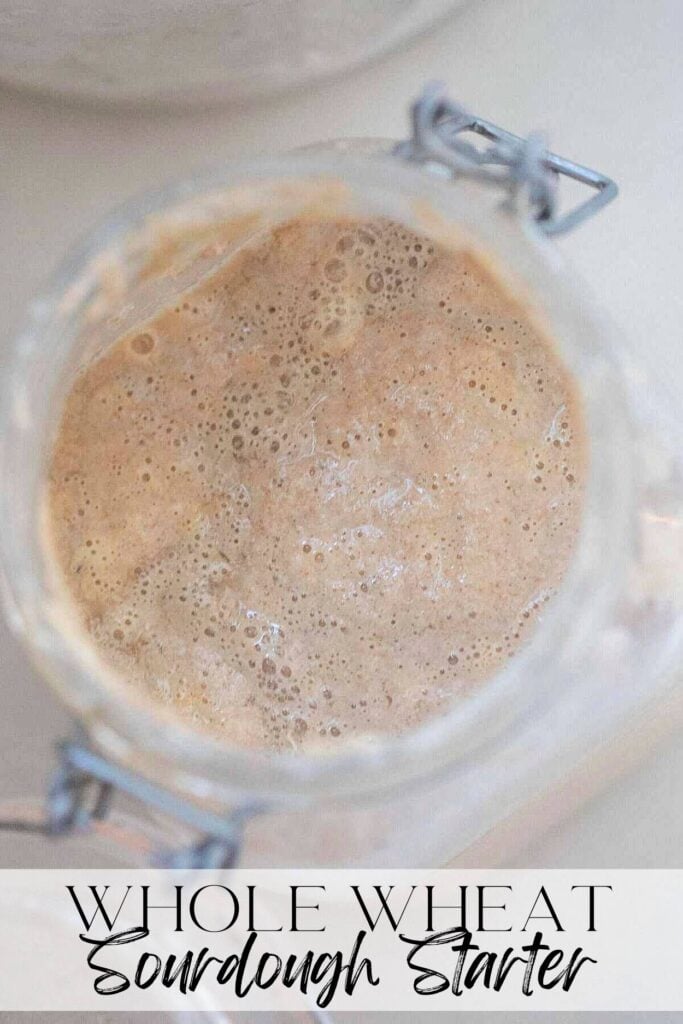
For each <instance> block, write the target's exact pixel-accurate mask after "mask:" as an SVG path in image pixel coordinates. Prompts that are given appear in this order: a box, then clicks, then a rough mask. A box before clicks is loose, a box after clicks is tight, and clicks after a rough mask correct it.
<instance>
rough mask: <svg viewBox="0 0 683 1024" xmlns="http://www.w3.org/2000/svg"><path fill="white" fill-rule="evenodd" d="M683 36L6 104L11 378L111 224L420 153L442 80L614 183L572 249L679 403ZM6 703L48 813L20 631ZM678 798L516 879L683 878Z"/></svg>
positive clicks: (480, 18)
mask: <svg viewBox="0 0 683 1024" xmlns="http://www.w3.org/2000/svg"><path fill="white" fill-rule="evenodd" d="M682 38H683V2H681V0H648V2H647V3H642V2H641V0H471V2H470V3H469V5H468V6H466V7H465V8H464V9H463V10H461V11H458V12H457V13H456V14H455V15H454V16H453V18H452V19H451V20H450V21H448V22H447V23H446V24H443V25H441V26H440V27H439V28H437V29H436V30H434V31H432V32H431V33H430V34H429V35H428V36H426V37H424V38H422V39H421V40H419V41H418V42H416V43H414V44H412V45H410V46H409V47H407V48H405V49H404V50H403V51H402V52H400V53H396V54H393V55H392V56H390V57H388V58H385V59H383V60H382V61H380V62H378V63H376V64H375V65H373V66H372V67H369V68H366V69H363V70H360V71H356V72H354V73H352V74H350V75H348V76H347V77H346V78H345V79H344V80H338V81H336V82H333V83H326V84H322V85H319V86H314V87H308V88H307V89H306V90H305V92H304V93H302V94H300V95H292V96H288V97H285V98H284V99H279V100H277V101H274V102H271V103H268V104H259V105H258V106H252V107H249V108H241V109H237V110H235V109H225V108H224V109H216V110H209V111H200V112H198V113H194V114H188V113H181V114H173V113H170V112H162V113H156V114H151V113H131V112H127V113H126V112H117V111H115V110H94V109H87V108H85V107H84V108H80V109H79V108H74V107H68V106H67V105H66V104H63V103H60V104H57V103H52V102H50V101H49V100H43V99H34V98H32V97H30V96H27V95H20V94H18V93H13V92H2V91H0V155H1V159H0V225H1V230H0V294H2V296H3V302H2V306H1V307H0V367H1V366H2V359H3V346H4V345H5V344H6V342H7V339H8V338H9V337H11V335H12V333H13V332H14V331H15V330H16V328H17V327H18V325H19V324H20V322H21V317H22V310H23V307H24V305H25V303H26V302H27V300H28V299H29V298H30V296H31V295H32V294H33V293H34V291H36V290H37V289H38V288H39V287H40V285H41V282H43V281H44V279H45V277H46V276H47V275H48V274H49V273H50V271H51V270H52V268H53V267H54V266H55V264H56V263H57V262H58V261H59V260H60V258H61V257H62V255H63V253H64V251H65V249H66V248H67V247H68V246H69V245H70V244H71V243H72V242H73V241H74V240H75V239H76V238H77V236H78V235H79V234H80V233H82V232H83V231H85V230H86V229H88V228H89V227H91V226H92V225H93V223H94V222H95V221H96V220H97V219H98V218H100V217H101V216H102V215H103V214H104V213H106V212H107V211H108V210H109V209H110V208H111V207H112V206H114V205H116V204H118V203H120V202H121V201H123V200H124V199H126V198H127V197H128V196H130V195H131V194H132V193H134V192H136V191H140V190H143V189H147V188H151V187H153V186H155V185H157V184H158V183H159V181H160V180H164V179H172V178H176V177H181V176H183V175H185V174H187V173H188V172H190V171H192V170H193V169H195V168H197V167H201V166H202V165H204V164H209V163H210V164H215V163H218V162H220V161H221V160H223V159H228V158H230V157H232V156H235V155H242V154H255V153H260V152H267V151H269V150H271V151H272V150H278V149H284V148H288V147H291V146H294V145H298V144H303V143H307V142H312V141H314V140H317V139H321V138H331V137H335V136H337V137H338V136H349V135H370V136H402V135H405V133H406V105H407V102H408V101H409V100H410V99H411V98H412V97H413V96H414V95H415V94H416V93H417V92H418V91H419V88H420V86H421V84H422V83H423V82H424V81H425V79H428V78H439V79H442V80H443V81H445V82H446V83H447V85H448V88H449V90H450V93H451V95H452V96H453V97H454V98H456V99H458V100H460V101H461V102H463V103H464V104H465V105H466V106H469V108H470V109H472V110H474V111H476V112H477V113H480V114H481V115H482V116H484V117H488V118H489V119H491V120H493V121H496V122H497V123H499V124H502V125H504V126H505V127H507V128H509V129H511V130H513V131H517V132H519V133H522V134H525V133H527V132H528V131H529V130H531V129H534V128H542V129H544V130H546V131H547V133H548V135H549V137H550V140H551V143H552V148H553V149H554V150H555V151H556V152H560V153H562V154H563V155H566V156H569V157H573V158H575V159H577V160H579V161H580V162H585V163H587V164H589V165H591V166H594V167H597V168H599V169H601V170H604V171H605V172H606V173H608V174H610V175H611V176H612V177H614V178H615V179H616V180H617V181H618V183H619V185H620V188H621V196H620V198H619V200H618V201H617V202H616V203H615V204H614V205H613V206H612V207H610V208H609V210H608V211H606V212H604V213H602V214H601V215H600V216H599V217H597V218H596V219H595V220H594V221H592V222H590V223H589V224H587V225H586V226H584V227H582V228H581V229H579V230H578V231H577V232H576V234H574V235H572V236H571V237H569V238H567V239H566V240H563V241H561V242H560V243H558V244H560V245H561V247H562V249H563V250H564V251H565V252H566V253H567V254H568V255H569V256H570V258H571V260H572V261H573V262H574V263H575V264H576V265H577V266H578V267H579V268H580V270H581V271H582V273H583V275H584V276H585V277H586V278H587V279H588V280H589V282H590V284H591V287H592V289H593V291H595V292H597V293H598V294H599V296H600V298H601V301H602V303H603V304H604V306H605V307H606V308H607V309H608V310H609V312H610V313H611V315H612V317H613V319H614V320H616V321H617V323H618V324H619V325H621V326H622V327H623V330H624V333H625V335H628V336H629V337H630V338H631V339H632V340H633V341H634V343H635V344H637V345H638V346H639V347H640V348H641V349H643V350H644V352H645V358H646V359H647V360H648V362H649V363H650V364H651V365H653V366H655V367H656V369H658V370H659V371H660V374H661V376H662V377H663V378H664V379H667V380H668V381H669V384H670V386H671V387H674V388H675V389H676V390H677V392H678V394H679V395H683V360H682V357H681V324H682V323H683V288H681V285H680V282H681V270H682V269H683V256H682V254H681V238H683V199H682V198H681V193H680V191H679V188H680V184H679V182H680V168H681V166H682V165H683V119H682V116H681V95H683V62H682V61H681V57H680V47H681V39H682ZM0 687H1V688H2V693H1V704H0V707H1V709H2V711H1V712H0V741H1V742H2V744H3V751H4V756H3V764H2V772H1V774H0V797H4V796H24V795H26V796H35V795H38V794H39V793H40V792H41V791H42V787H43V785H44V780H45V776H46V772H47V770H48V767H49V765H50V764H51V759H52V754H51V744H52V743H53V741H54V740H55V739H57V738H59V737H60V736H63V735H65V734H66V733H67V731H68V722H67V716H66V715H65V713H64V711H63V710H62V708H61V707H60V706H59V704H58V703H57V701H56V700H55V699H54V698H53V697H52V695H51V693H50V692H49V691H48V690H47V688H46V687H45V686H44V684H42V683H41V681H40V679H39V678H38V677H37V675H36V673H35V672H34V671H33V669H32V668H31V667H30V666H29V663H28V660H27V658H26V656H25V655H24V653H23V651H22V650H21V649H20V648H19V646H18V644H17V643H16V642H15V640H14V639H13V638H11V637H10V636H9V634H8V633H7V630H6V628H5V627H4V626H1V627H0ZM682 785H683V744H681V743H680V742H678V738H677V737H674V738H673V739H672V740H670V741H669V742H668V744H666V745H665V746H664V747H663V748H662V749H660V750H659V751H658V752H656V753H654V754H653V755H652V756H651V757H650V758H649V760H647V761H646V762H644V763H643V764H641V765H640V766H639V767H638V768H637V769H636V770H635V771H631V773H630V774H629V775H628V776H626V777H624V778H623V779H621V780H620V781H619V782H618V783H617V784H615V785H613V786H612V787H611V788H610V789H608V790H607V791H606V792H604V793H603V794H602V795H601V796H599V797H598V798H596V799H595V800H594V801H593V802H592V803H591V804H590V805H589V806H587V807H585V808H584V809H583V810H581V811H580V812H579V813H577V814H574V815H573V817H572V818H571V819H569V820H566V821H564V822H563V823H562V824H561V825H559V826H557V827H556V828H555V829H554V831H553V833H552V834H546V835H545V836H544V837H543V838H542V839H540V840H537V841H535V843H534V845H533V847H530V848H527V849H525V850H524V851H523V852H520V853H519V854H518V855H517V857H516V861H515V863H516V865H520V866H526V865H529V866H530V865H539V866H544V867H561V866H577V867H600V866H615V867H621V866H623V867H626V866H633V867H636V866H656V867H681V866H683V865H681V862H680V861H681V855H680V851H681V849H682V848H683V811H682V810H681V807H680V801H679V800H678V799H677V796H678V793H679V791H680V788H681V786H682ZM1 862H2V842H1V839H0V863H1Z"/></svg>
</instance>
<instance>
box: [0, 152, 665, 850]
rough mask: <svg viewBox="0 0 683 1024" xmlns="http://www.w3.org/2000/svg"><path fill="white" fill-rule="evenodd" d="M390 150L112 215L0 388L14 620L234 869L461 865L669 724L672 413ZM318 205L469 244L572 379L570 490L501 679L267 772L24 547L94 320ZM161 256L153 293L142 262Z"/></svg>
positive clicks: (529, 239)
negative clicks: (552, 559) (405, 721)
mask: <svg viewBox="0 0 683 1024" xmlns="http://www.w3.org/2000/svg"><path fill="white" fill-rule="evenodd" d="M389 149H390V148H389V147H388V146H386V145H383V144H379V143H373V144H368V143H362V144H358V145H354V144H348V143H346V144H345V143H339V144H326V145H322V146H319V147H313V148H310V149H307V150H305V151H300V152H298V153H292V154H288V155H285V156H281V157H276V158H272V159H263V160H259V161H255V162H252V163H243V164H234V165H232V166H227V167H221V168H219V169H216V170H214V171H212V172H210V173H207V174H205V175H203V176H201V177H198V178H195V179H194V180H192V181H190V182H184V183H182V184H180V185H177V186H175V187H172V188H169V189H167V190H165V191H163V192H159V193H156V194H154V195H151V196H146V197H145V198H143V199H142V200H138V201H137V202H135V203H133V204H131V205H129V206H127V207H126V208H125V209H123V210H121V211H120V212H119V213H118V214H116V215H115V216H114V217H113V218H112V219H111V220H109V221H108V222H107V223H106V224H104V225H103V226H101V227H99V228H98V229H97V230H96V231H95V232H94V234H93V235H92V236H91V238H90V239H89V240H88V241H87V242H86V243H85V244H84V245H83V246H82V247H81V249H80V250H79V251H78V252H77V253H75V254H73V255H72V256H71V257H70V258H69V260H68V261H67V262H66V263H65V264H64V266H63V267H62V269H61V270H60V271H59V273H58V274H57V275H56V277H55V278H54V280H53V282H52V284H51V285H50V287H49V288H48V289H47V291H46V292H45V293H44V294H43V295H42V296H41V297H39V298H38V299H36V300H35V302H34V303H33V305H32V307H31V309H30V315H29V323H28V326H27V328H26V329H25V331H24V332H23V334H22V335H21V336H20V337H19V338H18V339H17V341H16V343H15V345H14V348H13V350H12V353H11V359H10V365H9V371H8V373H7V377H6V379H5V381H4V394H3V400H2V405H1V409H2V412H1V417H2V429H1V430H0V474H1V480H2V486H1V493H0V521H1V523H2V530H1V532H0V546H1V554H2V565H3V570H4V592H5V598H6V606H7V609H8V613H9V618H10V621H11V623H12V624H13V626H14V627H15V629H16V630H17V631H18V632H19V633H20V634H21V635H22V636H23V638H24V639H25V641H26V642H27V644H28V647H29V650H30V652H31V653H32V655H33V657H34V659H35V660H36V661H37V663H38V665H39V668H40V670H41V671H42V673H43V674H44V676H45V677H46V679H47V680H48V681H49V682H50V683H51V684H52V685H53V686H54V687H55V689H56V690H57V691H58V693H59V694H60V696H61V697H62V698H63V699H64V700H65V701H66V702H67V704H68V705H69V706H70V708H71V710H72V712H73V715H74V717H75V719H76V720H77V722H78V723H79V725H80V727H81V729H82V731H83V733H84V735H85V736H86V738H87V744H88V749H89V750H91V751H93V752H94V753H95V755H96V756H97V757H99V758H101V759H103V760H104V761H105V762H106V763H107V764H110V765H113V766H115V770H119V769H120V770H121V771H123V772H124V773H125V775H126V778H129V779H130V778H135V779H138V780H142V784H143V785H147V786H148V787H152V788H153V791H154V792H156V793H159V792H163V793H164V794H167V795H168V797H169V800H170V801H172V800H178V801H179V806H180V805H181V804H182V806H183V807H186V808H187V807H190V808H195V809H201V810H206V811H207V812H208V813H210V814H212V815H215V816H216V817H217V818H220V819H222V820H228V821H232V822H234V823H237V824H238V825H240V826H241V825H244V829H243V832H244V834H243V840H242V851H241V860H242V863H243V864H245V865H247V866H290V865H291V866H297V867H306V866H309V865H323V864H329V865H338V866H341V865H347V864H356V865H363V866H380V865H387V866H393V867H403V866H405V867H408V866H412V865H420V866H429V865H435V866H439V865H443V864H445V863H447V862H449V861H452V860H453V859H454V858H460V861H461V862H463V863H464V862H465V861H466V858H467V850H468V849H470V848H471V847H472V844H474V843H476V842H477V841H479V840H481V839H482V838H483V837H485V836H489V837H490V836H491V835H495V833H496V831H497V832H498V833H499V834H500V835H502V836H505V828H506V824H505V823H506V822H508V821H509V820H510V818H511V815H514V814H516V813H517V812H518V811H520V810H521V809H522V808H523V807H525V806H527V807H528V806H530V802H533V801H538V800H539V799H541V797H542V796H543V794H544V793H545V794H549V798H548V799H549V803H550V804H551V805H552V803H553V800H554V799H558V796H557V795H558V794H559V793H560V787H562V786H563V785H566V783H567V780H568V779H569V778H571V775H572V771H573V769H575V768H576V767H577V766H578V765H580V764H581V763H582V762H584V763H585V759H586V758H587V757H589V756H592V755H594V753H595V751H596V750H598V749H600V748H601V747H604V746H605V745H606V744H607V745H612V746H613V744H614V740H615V737H617V736H619V735H627V734H628V730H629V729H630V730H631V732H632V733H633V731H634V730H635V732H636V733H637V732H639V731H642V730H643V729H645V727H646V725H647V723H648V722H651V721H652V720H653V719H654V718H656V717H657V709H666V714H665V715H664V717H665V718H670V715H671V707H672V703H673V702H674V701H675V698H676V694H677V692H678V690H679V688H680V678H679V675H677V673H678V670H679V668H680V652H681V643H682V639H683V637H682V627H683V594H682V588H681V579H682V574H681V568H682V567H683V526H682V523H683V520H682V512H683V478H682V475H681V464H680V455H681V451H683V448H682V446H681V441H680V439H681V417H680V413H677V412H676V411H675V409H674V407H673V405H667V399H666V397H665V396H664V394H663V393H657V392H655V391H654V390H653V389H652V387H651V385H650V384H649V382H648V380H647V378H646V376H645V374H644V372H643V370H642V368H641V367H639V366H638V365H637V364H636V363H635V362H634V361H633V359H632V358H631V356H630V355H629V354H628V352H627V351H626V349H625V346H624V343H623V340H622V338H621V337H620V335H619V334H618V333H617V332H615V330H614V328H613V327H612V326H611V325H610V323H609V322H608V321H607V319H606V318H605V317H604V315H603V314H602V313H601V312H600V310H599V307H598V305H597V304H596V302H595V300H594V299H593V298H592V297H591V295H590V294H589V291H588V288H587V287H586V285H585V284H584V283H583V282H581V281H580V280H578V279H577V278H576V277H575V276H574V275H573V273H572V272H571V271H570V270H569V269H568V268H567V266H566V265H565V264H564V261H563V259H562V258H561V256H560V253H559V252H558V250H557V249H556V248H555V247H554V246H553V245H552V244H551V243H550V242H549V241H548V239H547V238H546V237H544V235H543V234H542V232H541V231H540V230H539V229H538V228H537V226H536V225H534V224H533V223H532V222H531V221H530V220H529V218H528V217H527V216H526V215H524V214H522V213H520V212H519V211H515V210H514V209H512V208H511V207H510V205H509V204H506V205H504V206H503V207H501V206H500V204H499V203H498V202H497V200H494V196H493V194H492V193H491V192H490V191H488V190H486V189H484V188H482V186H481V184H479V183H478V182H475V181H471V180H465V178H459V179H458V180H456V181H454V180H451V179H450V178H449V177H445V176H444V175H443V174H442V173H441V174H435V173H432V171H433V170H435V169H436V170H438V168H434V167H433V166H427V167H416V166H414V165H411V164H409V163H408V162H406V160H404V159H402V158H400V157H399V156H397V155H395V154H393V153H392V152H391V151H389ZM319 203H324V204H325V206H326V208H327V209H334V210H335V211H338V212H340V213H344V212H348V213H351V214H354V215H361V216H365V215H369V216H377V215H380V216H384V217H389V218H391V219H393V220H395V221H399V222H401V223H403V224H405V225H406V226H408V227H410V228H412V229H413V230H415V231H416V232H420V233H422V234H426V235H429V236H431V237H432V238H433V239H434V240H436V241H438V242H440V243H441V244H443V245H445V246H455V247H459V246H462V245H467V246H468V247H469V248H470V249H471V250H473V251H474V252H476V253H478V254H479V255H480V257H481V258H482V259H483V260H485V262H486V263H487V264H488V265H489V266H491V267H492V268H493V269H494V271H495V275H496V277H498V278H499V279H500V281H501V282H502V283H503V285H504V286H505V287H506V288H507V289H509V290H510V291H511V292H512V294H513V295H515V296H516V297H518V298H519V299H521V301H522V302H523V303H524V305H525V306H526V308H527V309H528V310H529V311H530V315H532V316H533V317H534V318H536V319H537V321H538V322H539V323H540V324H541V325H542V327H543V329H544V332H545V334H546V335H547V336H549V337H551V338H552V339H554V341H555V343H556V346H557V348H558V350H559V353H560V354H561V356H562V358H563V360H564V362H565V363H566V365H567V366H568V368H569V369H570V370H571V372H572V373H573V375H574V377H575V379H576V381H577V384H578V387H579V389H580V393H581V396H582V399H583V405H584V411H585V417H586V423H587V433H588V455H589V478H588V483H587V491H586V499H585V506H584V511H583V520H582V527H581V531H580V537H579V540H578V542H577V545H576V548H575V552H574V556H573V560H572V563H571V566H570V568H569V571H568V573H567V575H566V577H565V579H564V581H563V584H562V586H561V588H560V591H559V593H558V594H557V596H556V597H555V598H554V600H553V601H552V602H551V604H550V605H549V606H548V611H547V613H546V614H544V616H543V618H542V620H541V621H539V623H538V625H537V626H536V628H535V631H534V633H533V635H532V636H531V638H530V639H529V641H528V643H527V645H526V646H525V647H524V648H523V649H522V650H521V651H520V652H519V653H518V654H517V655H516V656H515V657H514V658H512V659H511V660H510V661H509V663H507V664H506V665H505V666H504V668H503V669H502V670H501V671H499V672H498V673H497V674H496V675H495V676H494V677H492V678H490V679H489V680H488V681H487V682H486V683H484V684H482V685H480V686H479V687H478V688H476V689H475V690H474V692H473V693H471V694H470V695H469V696H468V697H466V698H463V699H461V700H459V701H458V702H456V703H454V705H453V706H452V708H451V709H450V710H449V711H448V712H446V713H443V714H442V715H440V716H439V717H438V718H436V719H434V720H430V721H428V722H426V723H425V724H423V725H422V726H421V727H420V728H417V729H415V730H414V731H412V732H407V733H405V734H402V735H398V736H387V737H380V738H378V739H377V741H376V742H374V743H372V744H367V743H361V742H358V743H352V742H347V743H345V744H344V745H343V746H342V747H341V748H339V749H338V750H337V749H335V751H334V752H332V751H327V750H325V751H324V752H321V753H319V754H317V753H316V754H294V753H291V754H289V753H286V754H269V753H266V752H259V751H255V750H246V749H237V748H234V747H232V748H231V747H229V746H227V745H224V744H222V743H221V742H219V741H218V740H216V739H214V738H211V737H209V736H206V735H203V734H201V733H200V732H198V731H194V730H192V728H190V727H189V726H187V725H185V724H183V723H182V722H179V721H178V720H177V719H175V718H173V717H172V716H171V715H170V714H166V713H165V712H163V711H162V710H160V709H159V707H158V706H156V705H153V704H152V703H151V702H147V701H146V700H145V699H144V698H143V697H142V696H140V695H136V694H134V693H133V692H132V691H131V689H129V688H128V687H127V686H126V685H125V684H124V683H123V682H121V681H117V680H116V679H115V678H114V677H113V676H112V674H111V673H110V672H108V671H107V670H106V669H104V668H103V666H102V664H101V663H100V662H99V661H98V659H97V658H96V657H95V655H94V653H93V650H92V648H91V647H90V646H89V645H88V643H87V642H86V640H85V638H84V637H83V636H82V635H81V634H80V633H79V631H78V629H76V628H75V627H74V626H73V624H72V623H70V622H69V621H67V619H66V618H65V614H64V610H63V605H62V603H61V602H60V600H59V593H58V583H57V581H56V580H55V578H54V572H53V570H52V569H51V567H50V565H49V564H48V562H47V560H46V557H45V552H44V549H43V546H42V544H41V515H42V512H41V509H42V497H41V491H42V488H43V483H44V479H45V463H46V457H47V455H48V453H49V451H50V445H51V440H52V438H53V436H54V430H55V427H56V423H57V418H58V415H59V410H60V403H61V400H62V397H63V395H64V391H65V388H66V387H67V386H68V384H69V381H70V378H71V374H72V372H73V367H74V365H75V363H76V362H77V361H78V359H79V358H81V357H82V355H83V347H84V345H88V344H89V345H91V346H92V347H93V351H94V350H96V349H97V348H98V347H101V346H102V345H103V344H106V342H107V340H108V337H109V338H110V336H108V335H107V330H109V331H111V327H107V326H106V318H105V313H106V312H107V311H109V310H111V309H113V308H116V309H117V310H118V311H119V314H120V315H119V317H118V320H117V323H116V325H115V328H116V333H120V332H121V331H122V330H123V329H124V328H125V323H126V322H127V321H128V320H129V321H130V322H131V323H133V322H134V321H135V318H136V317H138V316H139V315H140V313H141V311H143V310H147V315H149V310H150V309H153V308H154V307H155V305H156V304H158V303H160V302H163V301H164V297H168V296H169V295H174V294H177V293H179V292H180V291H181V290H183V289H184V288H186V287H187V286H188V285H189V284H190V283H191V281H192V280H196V279H197V277H198V275H199V274H200V273H203V272H205V271H206V270H207V269H209V268H210V266H211V261H212V260H213V259H214V256H215V253H214V250H212V248H211V245H208V246H207V245H206V240H207V238H209V239H210V238H211V232H212V230H213V229H214V228H215V227H216V225H219V224H221V223H223V222H225V221H226V220H228V219H230V220H232V219H234V218H235V217H238V216H239V217H240V218H243V221H242V222H243V224H244V225H245V227H244V229H243V233H242V235H241V236H240V237H241V238H242V239H243V238H244V237H245V233H246V234H248V232H249V230H251V228H250V227H249V224H250V223H252V221H250V217H251V216H252V215H259V216H262V215H263V214H264V213H266V214H267V216H268V218H269V221H270V222H272V221H277V220H281V221H282V220H286V219H288V218H289V217H292V216H294V215H295V214H297V213H299V212H301V211H303V210H308V209H311V208H312V207H313V208H315V206H316V204H319ZM188 225H192V227H193V232H192V237H193V239H194V242H193V243H192V244H195V243H196V248H195V249H192V251H191V252H187V253H184V254H183V255H182V259H179V258H178V252H177V250H176V249H174V246H175V245H176V242H177V239H178V238H179V237H181V236H183V237H187V231H186V229H187V226H188ZM160 235H161V236H163V238H164V245H163V246H162V248H161V250H159V249H158V241H159V237H160ZM155 247H156V248H155ZM169 251H173V252H174V253H175V255H174V260H175V262H174V264H173V268H174V269H173V271H172V272H171V270H170V269H169V266H168V265H167V264H164V260H163V259H162V258H161V257H160V253H161V254H162V255H163V253H166V255H167V254H168V252H169ZM224 256H225V253H223V258H224ZM164 258H165V257H164ZM150 261H151V262H150ZM150 266H155V267H156V271H155V272H153V273H150V270H149V268H150ZM143 268H144V272H142V273H141V271H143ZM178 268H180V269H178ZM84 325H89V326H88V329H87V330H85V331H84ZM103 325H104V326H103ZM114 336H115V335H114ZM84 339H85V340H84ZM88 339H89V340H88ZM660 717H661V716H660ZM597 770H598V769H597V768H596V771H597ZM600 770H601V771H602V769H600ZM589 774H590V772H589ZM124 788H126V787H125V786H124ZM128 788H130V787H128ZM148 791H149V792H152V790H151V789H148ZM165 809H167V806H165ZM538 819H539V815H538V814H536V815H535V816H534V815H532V823H534V824H538ZM521 827H523V828H527V825H523V826H520V828H521ZM503 842H506V843H507V842H509V836H508V839H504V840H503ZM490 849H495V843H494V846H493V847H490ZM499 852H500V851H497V852H496V856H498V855H499ZM478 866H484V865H482V864H481V863H480V864H479V865H478Z"/></svg>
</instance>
